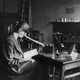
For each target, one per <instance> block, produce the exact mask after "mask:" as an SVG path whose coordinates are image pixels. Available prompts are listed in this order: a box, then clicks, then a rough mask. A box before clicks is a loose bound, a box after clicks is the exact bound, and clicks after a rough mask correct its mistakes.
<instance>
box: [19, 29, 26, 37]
mask: <svg viewBox="0 0 80 80" xmlns="http://www.w3.org/2000/svg"><path fill="white" fill-rule="evenodd" d="M18 33H19V37H21V38H22V37H23V36H26V33H25V32H24V31H23V30H19V32H18Z"/></svg>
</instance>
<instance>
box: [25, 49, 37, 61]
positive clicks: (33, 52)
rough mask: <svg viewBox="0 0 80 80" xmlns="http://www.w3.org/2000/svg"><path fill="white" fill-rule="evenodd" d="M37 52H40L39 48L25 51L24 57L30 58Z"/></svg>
mask: <svg viewBox="0 0 80 80" xmlns="http://www.w3.org/2000/svg"><path fill="white" fill-rule="evenodd" d="M37 54H38V51H37V49H33V50H30V51H27V52H24V59H27V58H30V57H32V56H35V55H37Z"/></svg>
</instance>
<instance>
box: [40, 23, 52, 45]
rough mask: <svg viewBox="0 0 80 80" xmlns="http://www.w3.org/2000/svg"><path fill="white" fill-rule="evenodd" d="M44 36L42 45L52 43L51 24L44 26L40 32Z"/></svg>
mask: <svg viewBox="0 0 80 80" xmlns="http://www.w3.org/2000/svg"><path fill="white" fill-rule="evenodd" d="M41 32H42V33H43V34H44V43H45V44H47V43H48V44H52V43H53V25H52V24H51V23H48V24H46V25H45V26H44V27H43V28H42V31H41Z"/></svg>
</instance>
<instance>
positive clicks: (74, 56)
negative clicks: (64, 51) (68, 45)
mask: <svg viewBox="0 0 80 80" xmlns="http://www.w3.org/2000/svg"><path fill="white" fill-rule="evenodd" d="M70 56H71V58H72V60H75V59H76V58H77V56H78V53H77V52H71V55H70Z"/></svg>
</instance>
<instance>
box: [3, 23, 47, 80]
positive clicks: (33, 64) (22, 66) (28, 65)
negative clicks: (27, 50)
mask: <svg viewBox="0 0 80 80" xmlns="http://www.w3.org/2000/svg"><path fill="white" fill-rule="evenodd" d="M29 28H30V26H29V25H28V24H27V23H26V22H20V23H19V24H18V25H17V26H16V27H15V30H14V32H13V33H11V34H10V35H9V36H8V37H7V38H6V39H5V41H4V44H3V54H4V57H5V60H6V63H7V65H8V66H9V68H10V70H11V71H13V72H14V73H16V74H22V73H25V72H29V71H30V70H33V72H36V73H33V75H34V74H35V75H36V74H37V75H38V73H39V76H40V75H42V76H43V75H44V77H43V78H46V76H47V77H48V75H46V74H47V70H45V69H46V68H44V67H45V66H44V64H42V63H41V62H37V61H36V60H34V59H32V58H31V57H30V58H28V59H26V60H25V59H24V53H23V51H22V49H21V46H20V44H19V41H18V38H22V37H24V36H26V32H27V31H28V30H29ZM46 67H47V66H46ZM34 70H35V71H34ZM40 72H41V73H40ZM35 75H34V76H35ZM45 75H46V76H45ZM35 77H36V76H35ZM40 77H41V76H40ZM27 80H28V79H27ZM29 80H41V79H39V77H38V79H34V78H33V79H29ZM42 80H43V79H42Z"/></svg>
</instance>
